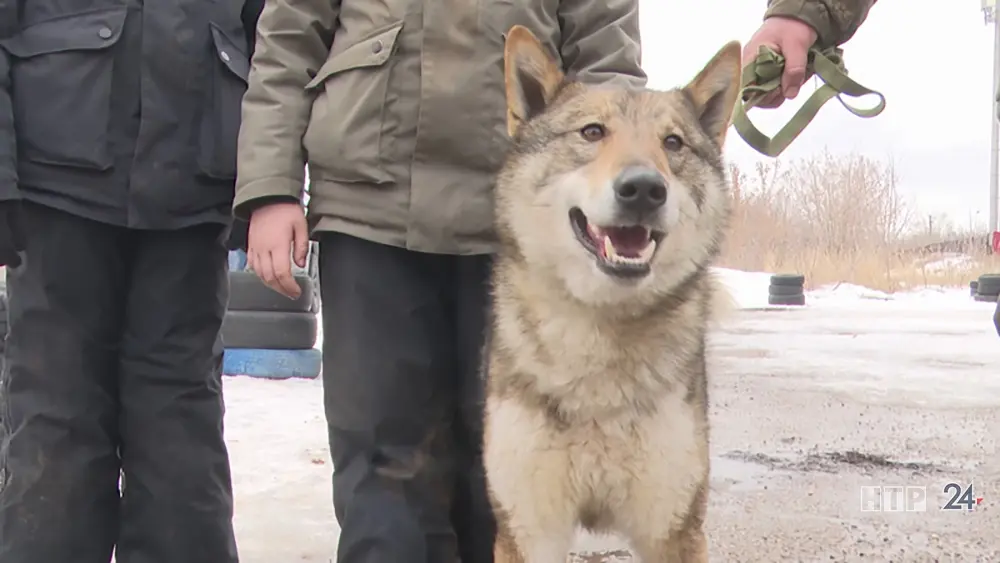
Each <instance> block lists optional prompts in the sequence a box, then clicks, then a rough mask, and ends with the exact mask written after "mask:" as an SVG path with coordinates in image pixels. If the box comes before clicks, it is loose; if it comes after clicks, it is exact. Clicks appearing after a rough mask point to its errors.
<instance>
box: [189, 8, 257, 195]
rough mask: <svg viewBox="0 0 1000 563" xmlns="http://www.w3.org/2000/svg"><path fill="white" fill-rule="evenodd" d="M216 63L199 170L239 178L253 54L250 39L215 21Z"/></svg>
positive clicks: (200, 133)
mask: <svg viewBox="0 0 1000 563" xmlns="http://www.w3.org/2000/svg"><path fill="white" fill-rule="evenodd" d="M209 27H210V29H211V34H212V53H211V57H212V64H211V70H210V72H209V84H208V86H207V88H206V90H205V91H206V96H207V99H206V101H205V107H204V109H203V113H202V116H201V123H200V124H199V131H198V169H199V171H200V172H201V173H202V174H204V175H205V176H208V177H210V178H216V179H220V180H233V179H235V178H236V148H237V143H238V138H239V133H240V117H241V115H240V107H241V105H242V103H243V95H244V94H245V93H246V90H247V80H248V76H249V74H250V57H249V55H247V49H246V47H245V46H244V45H243V44H245V43H246V39H245V38H244V36H243V35H239V34H237V35H238V37H237V38H236V39H233V38H230V37H229V36H228V35H227V34H225V33H224V32H223V31H222V29H221V28H220V27H219V26H217V25H215V24H214V23H211V24H209Z"/></svg>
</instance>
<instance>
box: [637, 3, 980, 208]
mask: <svg viewBox="0 0 1000 563" xmlns="http://www.w3.org/2000/svg"><path fill="white" fill-rule="evenodd" d="M980 1H981V0H943V1H942V0H937V1H935V2H932V1H931V0H881V1H880V2H879V3H878V4H876V6H875V8H873V9H872V12H871V15H870V16H869V18H868V21H866V22H865V24H864V25H863V26H862V27H861V29H860V31H859V32H858V34H857V35H856V36H855V37H854V39H852V40H851V41H850V42H848V43H847V44H845V46H844V51H845V62H846V64H847V68H848V70H849V71H850V74H851V77H852V78H855V79H856V80H857V81H858V82H860V83H861V84H862V85H865V86H868V87H870V88H872V89H874V90H879V91H881V92H882V93H883V94H884V95H885V96H886V100H887V106H886V110H885V111H884V112H883V113H882V114H881V115H880V116H878V117H875V118H872V119H861V118H858V117H855V116H853V115H851V114H850V113H848V112H847V111H846V110H844V109H843V108H842V107H841V106H840V104H839V103H838V102H837V101H836V100H831V101H830V102H828V103H827V104H826V105H825V106H824V108H823V110H822V111H821V112H820V114H819V116H818V117H817V118H816V120H815V121H813V123H812V125H810V126H809V127H808V128H807V129H806V131H805V132H804V133H803V134H802V135H801V136H800V137H799V138H798V139H797V140H796V141H795V142H794V143H793V144H792V146H791V147H790V148H789V149H788V150H787V151H786V152H785V153H784V154H783V155H782V156H781V158H782V159H784V158H796V157H800V156H808V155H809V154H813V153H816V152H820V151H822V150H823V149H824V147H825V148H828V149H829V150H830V151H831V152H848V151H856V152H859V153H863V154H865V155H868V156H871V157H875V158H890V157H891V158H892V159H893V160H894V162H895V164H896V167H897V170H898V172H899V174H900V181H901V190H902V191H903V192H904V193H905V194H906V195H907V197H909V198H911V201H912V202H913V203H914V204H915V205H916V206H917V208H918V210H919V212H921V213H923V214H928V213H935V214H936V213H946V214H948V215H949V216H950V217H951V218H952V220H954V221H955V222H957V223H960V224H961V225H962V226H965V225H967V224H968V222H969V218H970V215H971V216H972V217H973V219H974V220H976V218H978V220H977V221H976V222H977V223H981V224H983V225H985V223H986V222H987V217H988V211H987V210H988V206H989V165H990V119H991V115H992V106H991V102H992V98H991V88H992V86H991V85H992V81H993V78H992V74H993V28H992V26H987V25H985V24H984V22H983V16H982V12H981V11H980ZM765 5H766V1H765V0H697V1H696V0H683V1H682V0H641V12H640V13H641V20H642V36H643V37H642V41H643V66H644V67H645V69H646V72H647V73H648V74H649V76H650V85H651V86H653V87H656V88H670V87H673V86H677V85H682V84H684V83H686V82H687V81H688V80H689V79H690V78H691V77H693V76H694V74H695V73H697V71H698V70H699V69H700V68H701V66H702V65H704V64H705V63H706V62H707V61H708V59H709V57H711V56H712V54H714V53H715V51H716V50H718V49H719V48H720V47H721V46H722V45H723V44H724V43H725V42H726V41H728V40H730V39H739V40H741V41H745V40H746V39H747V38H749V37H750V35H751V34H752V33H753V31H754V30H755V29H756V28H757V26H758V25H759V24H760V20H761V16H762V15H763V11H764V7H765ZM934 73H936V75H935V74H934ZM811 88H812V86H811V85H810V86H808V87H807V88H805V89H803V91H802V93H800V94H799V97H798V99H796V100H794V102H792V103H791V104H786V105H787V106H788V107H782V108H780V109H778V110H760V109H758V110H753V111H751V112H750V117H751V119H753V121H754V123H756V124H757V126H758V127H759V128H760V129H761V130H762V131H764V132H765V133H767V134H773V133H774V132H775V131H777V128H778V127H780V126H781V125H783V124H784V123H785V122H786V121H787V119H788V118H789V117H790V116H791V115H792V113H794V111H795V109H796V108H797V107H798V105H799V104H800V103H801V102H802V101H804V100H805V99H806V98H807V97H808V94H809V92H810V91H811ZM863 101H864V102H865V103H867V102H868V100H863ZM728 145H729V147H728V148H729V158H730V160H732V161H734V162H736V163H737V164H740V165H741V166H752V165H753V163H754V162H755V161H757V160H767V157H763V156H761V155H759V154H758V153H756V152H755V151H753V149H750V148H749V147H748V146H747V145H746V144H745V143H744V142H743V140H742V139H741V138H740V137H739V136H738V135H736V134H735V131H731V135H730V138H729V141H728ZM977 214H978V215H977Z"/></svg>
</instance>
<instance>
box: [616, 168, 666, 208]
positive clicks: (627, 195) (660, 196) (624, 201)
mask: <svg viewBox="0 0 1000 563" xmlns="http://www.w3.org/2000/svg"><path fill="white" fill-rule="evenodd" d="M614 187H615V199H616V200H618V204H619V205H621V206H622V207H623V208H625V209H628V210H629V211H636V212H640V213H646V212H650V211H655V210H656V209H659V208H660V207H662V206H663V204H664V203H666V201H667V183H666V182H665V181H664V180H663V176H662V175H661V174H660V173H659V172H657V171H656V170H653V169H651V168H645V167H638V166H636V167H632V168H627V169H625V170H624V171H623V172H622V173H621V174H619V175H618V178H616V179H615V185H614Z"/></svg>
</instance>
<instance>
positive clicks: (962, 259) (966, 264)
mask: <svg viewBox="0 0 1000 563" xmlns="http://www.w3.org/2000/svg"><path fill="white" fill-rule="evenodd" d="M975 262H976V261H975V260H974V259H973V258H972V257H971V256H969V255H968V254H960V253H956V252H950V253H946V254H944V255H942V257H941V258H939V259H938V260H934V261H933V262H928V263H926V264H924V270H925V271H928V272H947V271H949V270H960V269H966V268H971V267H973V266H975Z"/></svg>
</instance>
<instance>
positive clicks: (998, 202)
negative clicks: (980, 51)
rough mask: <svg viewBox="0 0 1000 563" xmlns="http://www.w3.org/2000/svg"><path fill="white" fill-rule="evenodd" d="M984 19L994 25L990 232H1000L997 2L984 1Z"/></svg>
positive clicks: (999, 72)
mask: <svg viewBox="0 0 1000 563" xmlns="http://www.w3.org/2000/svg"><path fill="white" fill-rule="evenodd" d="M982 8H983V18H985V20H986V24H987V25H989V24H993V31H994V34H993V91H992V92H990V97H991V98H992V100H993V112H992V113H993V115H991V116H990V224H989V230H990V232H991V233H992V232H994V231H998V230H1000V224H998V221H997V213H998V212H1000V22H998V21H997V8H996V0H982Z"/></svg>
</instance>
